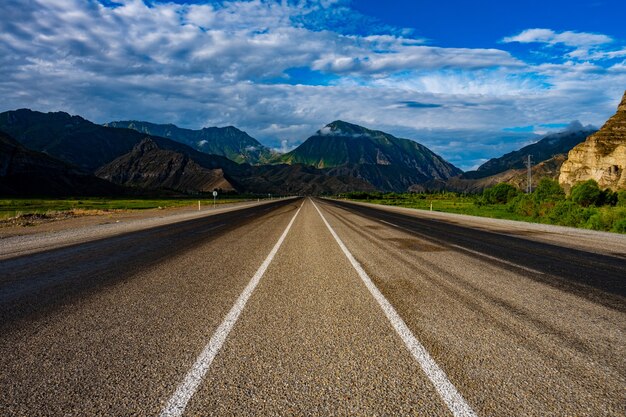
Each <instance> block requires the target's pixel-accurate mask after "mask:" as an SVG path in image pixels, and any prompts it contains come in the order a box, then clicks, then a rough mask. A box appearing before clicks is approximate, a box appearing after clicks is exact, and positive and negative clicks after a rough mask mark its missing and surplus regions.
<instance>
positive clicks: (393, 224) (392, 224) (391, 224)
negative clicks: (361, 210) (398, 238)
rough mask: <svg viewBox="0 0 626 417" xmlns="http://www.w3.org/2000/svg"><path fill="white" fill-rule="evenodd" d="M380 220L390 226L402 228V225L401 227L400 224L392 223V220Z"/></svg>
mask: <svg viewBox="0 0 626 417" xmlns="http://www.w3.org/2000/svg"><path fill="white" fill-rule="evenodd" d="M378 221H379V222H382V223H385V224H388V225H389V226H393V227H398V228H400V229H401V227H400V226H398V225H397V224H395V223H391V222H388V221H385V220H378Z"/></svg>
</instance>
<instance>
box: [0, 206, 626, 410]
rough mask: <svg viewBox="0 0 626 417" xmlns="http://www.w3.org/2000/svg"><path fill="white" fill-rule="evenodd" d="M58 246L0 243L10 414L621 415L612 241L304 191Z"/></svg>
mask: <svg viewBox="0 0 626 417" xmlns="http://www.w3.org/2000/svg"><path fill="white" fill-rule="evenodd" d="M620 238H621V237H618V239H620ZM568 239H573V238H568ZM581 239H583V238H581ZM1 245H2V242H1V241H0V246H1ZM61 246H62V245H59V247H50V248H47V249H38V250H37V251H35V252H34V253H30V254H28V255H21V256H14V257H8V258H5V259H3V260H0V319H1V321H0V415H2V416H4V415H17V416H39V415H42V416H43V415H46V416H47V415H63V416H66V415H76V416H79V415H80V416H83V415H115V416H125V415H155V416H158V415H161V416H174V415H185V416H192V415H220V416H221V415H233V416H235V415H236V416H242V415H394V416H395V415H423V416H450V415H456V416H474V415H475V416H574V415H575V416H611V415H614V416H623V415H626V394H625V393H626V363H625V358H626V336H625V332H624V331H625V330H626V320H625V318H626V314H625V313H626V302H625V300H626V285H625V278H626V261H625V258H624V257H623V254H620V253H615V251H612V250H611V248H607V250H606V253H605V254H598V253H591V252H589V251H585V250H582V249H580V248H575V247H573V246H572V245H559V244H556V243H554V242H552V243H547V242H546V241H541V240H540V239H535V238H534V237H533V235H532V234H529V235H528V236H518V237H516V236H510V235H506V234H503V233H496V232H494V231H490V230H486V229H484V228H481V229H477V228H471V227H468V226H464V225H460V224H458V222H457V223H455V222H447V221H443V220H441V219H437V220H434V219H428V218H424V216H421V217H416V216H411V215H407V214H406V213H398V212H393V211H389V210H381V209H375V208H372V207H367V206H363V205H354V204H349V203H345V202H334V201H327V200H311V199H293V200H281V201H276V202H274V203H270V204H266V205H260V206H256V207H249V208H244V209H240V210H236V211H230V212H227V213H221V214H215V215H211V216H205V217H200V218H196V219H193V220H187V221H183V222H179V223H175V224H167V225H163V226H158V227H153V228H149V229H145V230H141V231H135V232H132V233H127V234H120V235H115V236H110V237H106V238H102V239H99V240H92V241H89V242H82V243H77V244H73V245H69V246H62V247H61Z"/></svg>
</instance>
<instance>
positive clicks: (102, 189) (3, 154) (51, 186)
mask: <svg viewBox="0 0 626 417" xmlns="http://www.w3.org/2000/svg"><path fill="white" fill-rule="evenodd" d="M126 193H127V191H126V190H124V189H122V188H121V187H119V186H116V185H115V184H112V183H110V182H108V181H105V180H103V179H100V178H97V177H95V176H93V175H91V174H90V173H88V172H86V171H84V170H81V169H79V168H76V167H74V166H72V165H70V164H67V163H65V162H63V161H60V160H58V159H56V158H53V157H51V156H48V155H46V154H43V153H40V152H35V151H31V150H28V149H26V148H24V147H23V146H22V145H20V144H19V143H18V142H17V141H16V140H15V139H13V138H11V137H10V136H9V135H7V134H6V133H4V132H0V195H4V196H8V195H11V196H33V195H37V196H54V197H61V196H70V195H74V196H75V195H90V196H104V195H121V194H126Z"/></svg>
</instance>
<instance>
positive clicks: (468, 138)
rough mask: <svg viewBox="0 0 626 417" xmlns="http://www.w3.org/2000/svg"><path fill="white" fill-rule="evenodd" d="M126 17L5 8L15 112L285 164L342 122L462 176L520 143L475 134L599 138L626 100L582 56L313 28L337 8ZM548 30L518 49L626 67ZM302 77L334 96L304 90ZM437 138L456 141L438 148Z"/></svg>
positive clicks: (240, 6)
mask: <svg viewBox="0 0 626 417" xmlns="http://www.w3.org/2000/svg"><path fill="white" fill-rule="evenodd" d="M18 3H19V4H18ZM118 3H121V6H119V7H114V8H110V7H105V6H103V5H101V4H100V3H98V2H96V1H95V0H55V1H51V0H49V1H48V0H46V1H44V0H41V1H29V2H8V3H6V4H3V10H2V15H1V16H0V94H1V95H2V97H3V101H2V104H1V105H0V106H1V108H0V111H2V110H10V109H15V108H19V107H30V108H33V109H37V110H42V111H56V110H64V111H68V112H70V113H73V114H80V115H83V116H85V117H87V118H89V119H91V120H93V121H96V122H107V121H111V120H120V119H124V120H126V119H137V120H152V121H157V122H164V123H165V122H172V123H176V124H178V125H180V126H183V127H190V128H200V127H202V126H214V125H231V124H232V125H235V126H237V127H239V128H242V129H245V130H246V131H248V132H249V133H250V134H251V135H252V136H255V137H257V138H259V139H261V140H262V141H265V142H266V143H273V144H274V145H275V146H276V147H278V148H281V149H289V148H291V147H293V146H294V145H295V144H297V143H299V142H301V141H303V140H304V139H305V138H306V137H308V136H309V135H311V134H313V132H315V131H317V130H318V129H320V128H321V127H322V126H324V125H326V124H327V123H329V122H331V121H333V120H337V119H342V120H346V121H348V122H353V123H358V124H363V125H365V126H367V127H370V128H376V129H381V130H386V131H389V132H390V133H393V134H397V135H401V136H405V137H410V138H414V139H418V140H420V141H422V142H424V143H425V144H426V145H428V146H432V147H433V148H435V149H436V150H438V151H439V152H440V153H442V154H443V155H444V156H445V157H447V158H450V159H451V160H453V161H461V160H463V159H464V158H465V159H467V160H473V159H477V158H475V155H474V154H475V153H476V152H479V151H480V152H485V154H484V155H487V156H497V155H494V154H493V153H494V152H500V151H501V150H503V149H504V148H503V147H504V146H505V145H506V146H510V147H511V149H512V148H513V147H514V146H515V143H516V142H515V140H517V139H515V140H513V139H512V140H511V141H509V142H506V141H504V142H502V143H503V144H504V145H502V146H499V145H498V146H495V145H494V146H492V147H485V146H483V145H481V144H480V143H478V142H480V141H479V140H478V139H477V138H479V136H475V133H476V132H479V133H481V134H483V135H486V133H485V132H499V133H498V134H500V133H501V129H502V128H504V127H509V126H526V125H531V124H541V123H561V122H563V123H566V122H568V121H570V120H573V119H579V120H581V121H583V122H584V123H593V124H597V125H600V124H602V122H603V121H604V120H605V119H606V118H607V117H608V116H610V115H611V114H612V112H613V111H614V110H615V106H616V104H617V101H618V100H619V98H620V97H621V95H622V93H623V91H622V89H623V87H624V86H626V67H625V65H624V64H623V63H615V64H614V65H612V66H611V67H608V68H603V67H601V66H599V65H595V64H594V63H589V62H580V60H579V59H575V57H574V56H572V57H571V58H570V59H569V60H568V62H564V63H559V64H556V63H551V64H542V65H530V64H528V63H525V62H523V61H522V60H520V59H517V58H515V57H513V56H512V55H511V54H510V53H509V52H507V51H505V50H500V49H484V48H475V49H471V48H442V47H434V46H426V45H424V40H423V39H421V38H413V37H411V35H410V33H409V32H408V31H404V32H403V34H400V33H386V34H376V35H370V36H359V35H355V34H346V33H338V32H334V31H331V30H328V28H319V29H316V30H311V29H308V28H307V25H306V24H303V23H301V19H300V18H301V17H303V16H305V17H306V16H310V15H311V14H312V13H315V12H319V11H324V10H325V8H331V9H332V8H333V7H336V6H337V4H336V3H337V2H334V1H330V0H329V1H318V2H314V1H309V2H298V3H295V2H277V1H261V0H253V1H229V2H212V3H210V4H204V5H197V4H193V5H179V4H174V3H160V2H155V3H153V4H151V5H150V6H147V5H146V4H145V3H144V2H142V1H141V0H128V1H118ZM341 4H343V2H341V3H339V5H341ZM341 7H343V6H341ZM331 9H329V10H330V11H332V10H331ZM329 13H330V12H329ZM346 16H349V14H345V13H344V14H341V15H340V17H341V18H345V17H346ZM543 31H544V32H529V31H525V32H522V33H521V34H520V35H518V36H517V37H511V38H508V39H510V40H509V41H514V40H513V38H518V40H515V41H517V42H521V41H529V40H530V39H542V42H543V43H545V44H547V45H556V44H563V45H566V46H568V47H570V48H574V49H576V48H579V50H582V49H581V48H587V49H586V51H587V54H592V53H593V54H605V55H606V56H607V57H613V58H619V57H623V56H625V55H626V52H625V51H624V50H615V51H604V50H600V49H597V47H599V46H603V45H608V44H609V43H608V42H609V40H610V38H609V37H608V36H605V35H595V34H584V33H577V32H563V33H556V32H554V31H551V30H543ZM522 35H523V36H522ZM605 41H606V42H605ZM594 48H595V49H594ZM574 53H575V51H573V52H572V54H574ZM610 54H612V55H610ZM581 59H582V58H581ZM293 68H304V69H306V71H309V72H311V73H315V74H316V75H319V76H320V77H322V78H323V77H329V80H330V81H328V82H326V83H324V82H320V83H318V84H317V85H292V84H289V83H288V82H293V81H292V80H290V79H288V77H287V75H286V72H287V71H289V70H290V69H293ZM298 81H302V80H298ZM303 84H305V83H303ZM325 84H326V85H325ZM403 102H406V103H409V102H412V103H437V105H436V106H422V107H420V106H413V107H411V106H399V105H398V103H403ZM434 131H437V132H440V133H441V135H429V134H425V133H424V132H434ZM470 132H473V133H471V134H470ZM496 136H497V135H496ZM278 138H280V139H278ZM454 142H462V143H465V144H466V146H457V145H455V144H454ZM487 142H488V141H487ZM511 149H508V150H511ZM505 150H506V149H505ZM489 152H491V153H489ZM472 155H474V156H472ZM481 157H482V156H481ZM457 163H459V162H457Z"/></svg>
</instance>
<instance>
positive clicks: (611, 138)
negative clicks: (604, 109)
mask: <svg viewBox="0 0 626 417" xmlns="http://www.w3.org/2000/svg"><path fill="white" fill-rule="evenodd" d="M589 179H594V180H596V181H597V182H598V184H599V185H600V187H601V188H610V189H612V190H624V189H626V92H624V96H623V97H622V101H621V103H620V104H619V105H618V107H617V112H616V113H615V114H614V115H613V116H612V117H611V118H610V119H609V120H607V122H606V123H605V124H604V126H602V128H601V129H600V130H599V131H598V132H596V133H594V134H593V135H591V136H589V137H588V138H587V140H585V141H584V142H583V143H581V144H579V145H577V146H575V147H574V148H573V149H572V150H571V151H569V153H568V154H567V160H566V161H565V162H564V163H563V166H562V167H561V174H560V175H559V182H560V183H561V185H562V186H563V187H564V188H565V189H566V190H569V189H570V188H571V187H572V186H573V185H574V184H576V183H577V182H579V181H585V180H589Z"/></svg>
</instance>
